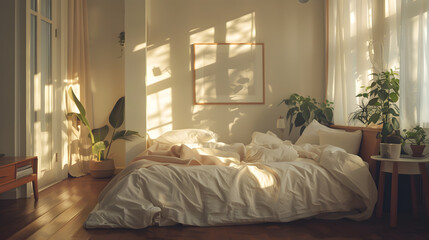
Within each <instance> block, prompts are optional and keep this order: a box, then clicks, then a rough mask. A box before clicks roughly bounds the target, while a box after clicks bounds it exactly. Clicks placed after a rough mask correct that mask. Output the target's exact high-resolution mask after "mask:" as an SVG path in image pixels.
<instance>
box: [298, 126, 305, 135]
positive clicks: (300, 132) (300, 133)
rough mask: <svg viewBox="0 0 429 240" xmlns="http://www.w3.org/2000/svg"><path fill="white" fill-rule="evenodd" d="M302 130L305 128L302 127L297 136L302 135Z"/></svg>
mask: <svg viewBox="0 0 429 240" xmlns="http://www.w3.org/2000/svg"><path fill="white" fill-rule="evenodd" d="M304 130H305V126H302V127H301V129H300V130H299V135H302V133H303V132H304Z"/></svg>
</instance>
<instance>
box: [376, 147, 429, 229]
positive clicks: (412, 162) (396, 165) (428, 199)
mask: <svg viewBox="0 0 429 240" xmlns="http://www.w3.org/2000/svg"><path fill="white" fill-rule="evenodd" d="M371 158H372V159H374V160H376V161H379V162H380V175H379V177H378V203H377V210H376V211H377V213H376V214H377V217H381V216H382V215H383V200H384V199H383V197H384V180H385V173H386V172H387V173H392V189H391V197H390V226H391V227H396V226H397V216H398V215H397V214H398V174H406V175H410V185H411V200H412V207H413V215H414V216H417V214H418V209H417V197H416V195H417V194H416V185H415V182H416V180H415V175H422V182H423V193H424V199H425V205H426V215H427V217H428V218H429V179H428V176H427V172H426V163H428V162H429V157H425V158H413V157H411V156H402V155H401V157H400V158H398V159H387V158H382V157H381V156H380V155H375V156H371Z"/></svg>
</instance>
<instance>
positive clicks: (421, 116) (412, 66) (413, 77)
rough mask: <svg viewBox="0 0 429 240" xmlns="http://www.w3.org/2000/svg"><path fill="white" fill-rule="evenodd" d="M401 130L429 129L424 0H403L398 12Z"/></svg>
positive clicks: (428, 3) (427, 3)
mask: <svg viewBox="0 0 429 240" xmlns="http://www.w3.org/2000/svg"><path fill="white" fill-rule="evenodd" d="M400 11H401V12H400V15H401V42H400V56H401V76H400V77H401V86H400V93H401V102H400V108H401V127H402V128H410V127H414V126H415V125H417V124H420V126H424V127H426V128H428V127H429V74H428V70H429V48H428V47H429V46H428V11H429V1H428V0H413V1H410V0H403V1H402V5H401V9H400Z"/></svg>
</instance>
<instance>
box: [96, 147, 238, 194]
mask: <svg viewBox="0 0 429 240" xmlns="http://www.w3.org/2000/svg"><path fill="white" fill-rule="evenodd" d="M237 164H240V156H239V154H238V153H234V152H226V151H221V150H218V149H211V148H199V149H195V148H194V149H191V148H189V147H187V146H186V145H184V144H182V145H174V146H172V147H171V148H170V149H168V150H165V151H157V152H153V151H151V150H146V151H145V152H143V153H142V154H141V155H139V156H137V157H136V158H135V159H133V160H132V162H131V163H130V167H127V168H125V169H124V170H123V171H121V172H120V173H119V174H118V175H116V176H115V177H114V178H113V179H112V181H110V182H109V184H108V185H107V186H106V187H105V188H104V189H103V191H102V192H101V193H100V196H99V197H98V199H99V201H101V200H102V199H103V197H104V196H105V194H106V193H107V192H108V191H109V190H110V189H111V188H112V187H113V186H114V185H115V184H116V183H117V182H118V181H120V180H121V179H122V178H123V177H124V176H127V175H128V174H130V173H131V172H132V171H134V170H135V169H138V168H148V167H151V166H154V165H177V166H195V165H218V166H230V165H237Z"/></svg>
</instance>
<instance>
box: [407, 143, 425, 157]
mask: <svg viewBox="0 0 429 240" xmlns="http://www.w3.org/2000/svg"><path fill="white" fill-rule="evenodd" d="M410 147H411V150H413V157H423V151H424V150H425V147H426V145H410Z"/></svg>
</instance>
